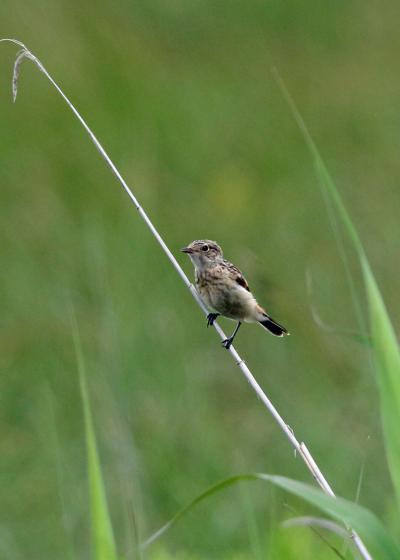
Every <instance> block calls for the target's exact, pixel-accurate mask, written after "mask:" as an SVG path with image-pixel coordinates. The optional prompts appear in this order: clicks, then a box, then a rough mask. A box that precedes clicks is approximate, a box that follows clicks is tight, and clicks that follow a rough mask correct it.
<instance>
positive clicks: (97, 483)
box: [74, 325, 117, 560]
mask: <svg viewBox="0 0 400 560" xmlns="http://www.w3.org/2000/svg"><path fill="white" fill-rule="evenodd" d="M74 342H75V351H76V357H77V363H78V371H79V381H80V389H81V397H82V404H83V414H84V421H85V432H86V450H87V461H88V476H89V487H90V510H91V518H92V542H93V550H94V551H95V558H96V560H117V552H116V546H115V540H114V534H113V530H112V525H111V519H110V514H109V511H108V506H107V499H106V493H105V488H104V482H103V477H102V474H101V466H100V459H99V454H98V451H97V443H96V435H95V431H94V426H93V419H92V413H91V409H90V401H89V395H88V391H87V386H86V376H85V364H84V360H83V355H82V349H81V346H80V341H79V335H78V329H77V326H76V325H74Z"/></svg>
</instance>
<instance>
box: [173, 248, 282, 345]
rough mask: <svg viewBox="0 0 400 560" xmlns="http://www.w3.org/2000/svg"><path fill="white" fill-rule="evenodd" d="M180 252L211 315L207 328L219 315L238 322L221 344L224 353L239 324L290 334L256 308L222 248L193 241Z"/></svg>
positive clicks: (242, 277) (278, 333)
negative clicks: (258, 326) (184, 255)
mask: <svg viewBox="0 0 400 560" xmlns="http://www.w3.org/2000/svg"><path fill="white" fill-rule="evenodd" d="M181 251H182V252H183V253H187V254H188V255H189V257H190V260H191V261H192V263H193V264H194V268H195V277H196V289H197V291H198V293H199V294H200V296H201V298H202V300H203V301H204V303H205V304H206V306H207V307H208V308H209V309H210V311H212V312H211V313H209V314H208V316H207V326H209V325H212V324H213V323H214V321H215V319H216V318H217V317H218V316H219V315H223V316H224V317H228V318H229V319H233V320H235V321H238V324H237V326H236V329H235V330H234V332H233V334H232V335H231V336H230V337H229V338H227V339H226V340H224V341H223V342H222V344H223V346H225V348H226V349H229V348H230V346H231V344H232V342H233V339H234V338H235V336H236V333H237V332H238V330H239V328H240V325H241V324H242V322H246V323H260V325H262V326H263V327H264V328H265V329H267V331H269V332H270V333H271V334H273V335H274V336H280V337H283V336H285V335H287V334H289V333H288V331H287V330H286V329H285V328H284V327H282V325H280V324H279V323H277V322H276V321H275V320H274V319H272V317H270V316H269V315H268V313H267V312H266V311H265V310H264V309H263V308H262V307H261V306H260V305H258V303H257V301H256V299H255V297H254V296H253V294H252V293H251V292H250V288H249V285H248V284H247V282H246V279H245V278H244V276H243V274H242V273H241V272H240V270H239V269H238V268H236V266H235V265H233V264H232V263H230V262H229V261H227V260H225V259H224V257H223V254H222V250H221V247H220V246H219V245H218V244H217V243H216V242H215V241H210V240H208V239H205V240H204V239H203V240H197V241H192V243H190V245H188V246H187V247H184V248H183V249H181Z"/></svg>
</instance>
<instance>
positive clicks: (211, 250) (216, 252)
mask: <svg viewBox="0 0 400 560" xmlns="http://www.w3.org/2000/svg"><path fill="white" fill-rule="evenodd" d="M181 251H182V252H183V253H187V254H188V255H189V257H190V260H191V261H192V263H193V264H194V265H195V267H196V268H199V269H203V268H207V267H209V266H212V265H213V264H215V263H217V262H219V261H222V260H223V255H222V249H221V247H220V246H219V245H218V243H216V242H215V241H210V240H209V239H201V240H196V241H192V242H191V243H190V245H188V246H187V247H184V248H183V249H181Z"/></svg>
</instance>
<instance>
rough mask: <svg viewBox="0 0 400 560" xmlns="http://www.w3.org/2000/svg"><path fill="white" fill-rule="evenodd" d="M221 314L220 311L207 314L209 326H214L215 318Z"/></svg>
mask: <svg viewBox="0 0 400 560" xmlns="http://www.w3.org/2000/svg"><path fill="white" fill-rule="evenodd" d="M218 316H219V313H209V314H208V315H207V328H208V327H212V326H213V324H214V321H215V319H216V318H217V317H218Z"/></svg>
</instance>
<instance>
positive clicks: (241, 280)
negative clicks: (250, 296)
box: [224, 261, 250, 292]
mask: <svg viewBox="0 0 400 560" xmlns="http://www.w3.org/2000/svg"><path fill="white" fill-rule="evenodd" d="M224 263H225V265H226V268H227V271H228V275H229V277H230V278H231V279H232V280H233V281H234V282H236V283H237V284H239V286H242V288H244V289H245V290H247V291H248V292H250V288H249V285H248V283H247V280H246V278H245V277H244V276H243V274H242V273H241V272H240V270H239V269H238V268H237V267H236V266H235V265H234V264H232V263H230V262H229V261H224Z"/></svg>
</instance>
